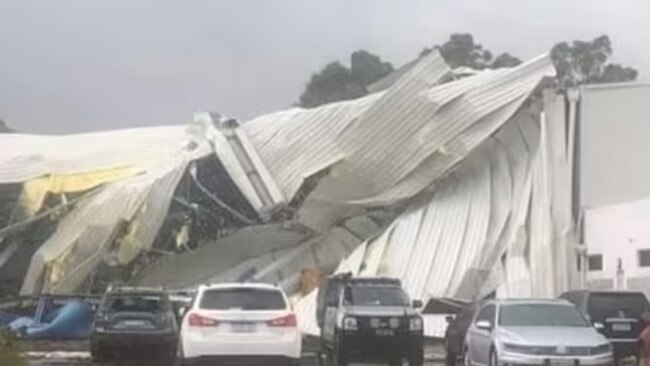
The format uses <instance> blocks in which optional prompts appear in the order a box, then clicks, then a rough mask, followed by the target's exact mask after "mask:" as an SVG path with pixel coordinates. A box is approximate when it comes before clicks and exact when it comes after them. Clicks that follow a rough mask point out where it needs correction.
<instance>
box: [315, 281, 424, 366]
mask: <svg viewBox="0 0 650 366" xmlns="http://www.w3.org/2000/svg"><path fill="white" fill-rule="evenodd" d="M420 307H422V302H421V301H413V303H411V302H410V301H409V298H408V295H407V294H406V292H405V291H404V290H403V289H402V286H401V283H400V281H399V280H397V279H391V278H352V277H351V276H350V275H349V274H343V275H337V276H335V277H331V278H329V279H327V280H326V281H325V283H324V284H323V285H322V286H321V287H320V290H319V293H318V305H317V309H316V318H317V320H318V325H319V327H320V329H321V347H322V351H323V352H324V353H325V355H326V356H327V359H328V361H331V362H333V363H334V364H335V365H338V366H343V365H348V364H349V363H351V362H359V361H366V362H368V361H380V362H390V364H391V365H401V364H402V361H403V359H404V358H406V359H407V360H408V362H409V365H411V366H421V365H422V364H423V359H424V351H423V338H424V335H423V334H424V333H423V328H424V324H423V321H422V317H421V316H420V315H419V314H418V313H417V312H416V310H415V308H420Z"/></svg>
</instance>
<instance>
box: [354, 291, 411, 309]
mask: <svg viewBox="0 0 650 366" xmlns="http://www.w3.org/2000/svg"><path fill="white" fill-rule="evenodd" d="M345 302H346V303H347V304H350V305H356V306H407V305H408V297H407V296H406V294H405V293H404V290H402V289H401V288H399V287H389V286H353V287H348V288H347V289H346V291H345Z"/></svg>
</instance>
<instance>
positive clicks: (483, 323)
mask: <svg viewBox="0 0 650 366" xmlns="http://www.w3.org/2000/svg"><path fill="white" fill-rule="evenodd" d="M476 327H477V328H478V329H481V330H492V323H491V322H489V321H488V320H480V321H478V322H476Z"/></svg>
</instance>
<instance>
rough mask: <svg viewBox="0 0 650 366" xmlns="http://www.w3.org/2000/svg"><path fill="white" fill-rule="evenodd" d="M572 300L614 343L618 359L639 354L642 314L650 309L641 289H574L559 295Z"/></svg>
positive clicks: (615, 354)
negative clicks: (638, 290) (632, 290)
mask: <svg viewBox="0 0 650 366" xmlns="http://www.w3.org/2000/svg"><path fill="white" fill-rule="evenodd" d="M560 298H562V299H566V300H568V301H570V302H571V303H573V304H574V305H575V306H576V308H578V310H579V311H580V312H581V313H582V314H584V315H585V317H587V319H589V321H590V322H591V323H592V324H593V326H594V327H595V328H596V329H597V330H598V331H599V332H601V333H602V334H604V335H605V336H606V337H607V339H609V341H610V342H611V343H612V345H613V346H614V356H615V357H616V358H617V359H621V358H626V357H629V356H636V355H637V354H638V339H639V335H640V334H641V332H642V331H643V324H642V321H641V318H642V316H643V315H644V314H645V313H647V312H649V311H650V304H648V299H647V298H646V297H645V295H644V294H643V293H641V292H621V291H571V292H567V293H564V294H562V295H561V296H560Z"/></svg>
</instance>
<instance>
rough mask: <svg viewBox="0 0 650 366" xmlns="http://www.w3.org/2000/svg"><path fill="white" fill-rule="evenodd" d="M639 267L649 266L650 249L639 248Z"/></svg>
mask: <svg viewBox="0 0 650 366" xmlns="http://www.w3.org/2000/svg"><path fill="white" fill-rule="evenodd" d="M639 267H650V249H641V250H639Z"/></svg>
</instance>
